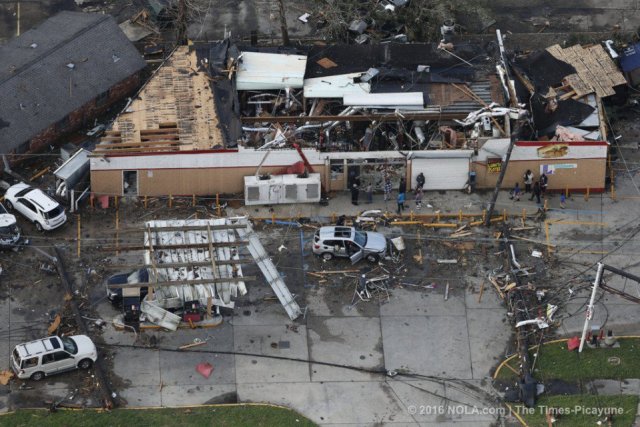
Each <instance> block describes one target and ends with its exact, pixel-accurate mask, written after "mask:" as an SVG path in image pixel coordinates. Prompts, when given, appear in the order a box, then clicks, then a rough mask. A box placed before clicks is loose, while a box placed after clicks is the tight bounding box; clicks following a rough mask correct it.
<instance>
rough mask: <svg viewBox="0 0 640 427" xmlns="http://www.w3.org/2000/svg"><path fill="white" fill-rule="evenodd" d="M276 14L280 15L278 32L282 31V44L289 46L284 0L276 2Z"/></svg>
mask: <svg viewBox="0 0 640 427" xmlns="http://www.w3.org/2000/svg"><path fill="white" fill-rule="evenodd" d="M278 12H279V14H280V30H281V31H282V44H283V45H284V46H289V30H288V29H287V15H286V13H285V11H284V0H278Z"/></svg>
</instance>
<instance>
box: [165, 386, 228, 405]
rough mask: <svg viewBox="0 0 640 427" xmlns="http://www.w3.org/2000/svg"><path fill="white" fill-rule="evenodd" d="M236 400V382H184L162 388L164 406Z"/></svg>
mask: <svg viewBox="0 0 640 427" xmlns="http://www.w3.org/2000/svg"><path fill="white" fill-rule="evenodd" d="M236 401H237V394H236V386H235V384H213V385H196V384H183V385H179V386H166V387H163V388H162V406H188V405H204V404H214V403H235V402H236Z"/></svg>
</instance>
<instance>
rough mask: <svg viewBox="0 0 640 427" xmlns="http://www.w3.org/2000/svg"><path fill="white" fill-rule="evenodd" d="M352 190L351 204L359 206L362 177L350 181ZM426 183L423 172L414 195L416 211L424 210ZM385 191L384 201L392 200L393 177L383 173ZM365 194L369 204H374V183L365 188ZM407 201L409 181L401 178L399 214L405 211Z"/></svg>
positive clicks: (398, 203) (397, 200)
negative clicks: (423, 201) (423, 198)
mask: <svg viewBox="0 0 640 427" xmlns="http://www.w3.org/2000/svg"><path fill="white" fill-rule="evenodd" d="M350 181H351V182H350V185H349V187H350V190H351V203H352V204H353V205H358V199H359V197H360V186H361V183H360V177H358V176H353V177H351V179H350ZM424 183H425V176H424V174H423V173H422V172H421V173H420V174H418V176H417V178H416V189H415V193H414V201H415V203H416V209H420V208H422V197H423V194H424ZM383 190H384V201H385V202H387V201H390V200H391V197H392V196H391V193H392V191H393V185H392V183H391V176H390V174H389V173H387V172H384V173H383ZM364 191H365V193H366V195H367V203H372V202H373V185H372V183H370V182H369V183H367V185H366V186H365V190H364ZM406 201H407V181H406V180H405V179H404V177H402V178H400V183H399V184H398V197H396V203H397V206H398V209H397V213H398V214H401V213H402V212H403V211H404V209H405V203H406Z"/></svg>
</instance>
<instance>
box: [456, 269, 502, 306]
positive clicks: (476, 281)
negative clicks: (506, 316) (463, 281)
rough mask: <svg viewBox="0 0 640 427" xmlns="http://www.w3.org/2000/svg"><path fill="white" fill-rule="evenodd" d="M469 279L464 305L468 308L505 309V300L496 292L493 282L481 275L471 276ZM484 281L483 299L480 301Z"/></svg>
mask: <svg viewBox="0 0 640 427" xmlns="http://www.w3.org/2000/svg"><path fill="white" fill-rule="evenodd" d="M467 281H468V282H469V283H468V284H467V289H466V292H465V294H464V305H465V306H466V307H467V310H468V309H470V308H492V309H496V311H504V308H505V305H504V302H503V301H502V300H501V299H500V297H499V296H498V294H497V293H496V291H495V288H494V287H493V285H492V284H491V282H489V281H488V280H486V278H481V277H469V278H467ZM483 282H484V291H483V292H482V299H481V300H480V302H478V297H479V296H480V288H481V286H482V283H483Z"/></svg>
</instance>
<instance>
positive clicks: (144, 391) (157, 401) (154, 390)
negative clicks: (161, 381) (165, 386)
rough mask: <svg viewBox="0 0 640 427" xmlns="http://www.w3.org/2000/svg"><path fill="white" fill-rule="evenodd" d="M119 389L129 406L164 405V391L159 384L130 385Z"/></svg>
mask: <svg viewBox="0 0 640 427" xmlns="http://www.w3.org/2000/svg"><path fill="white" fill-rule="evenodd" d="M118 391H119V395H120V397H121V398H122V399H124V400H125V401H126V402H127V406H128V407H133V408H135V407H149V406H162V391H161V390H160V386H159V385H146V386H145V385H143V386H130V387H126V388H122V389H121V390H118Z"/></svg>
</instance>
